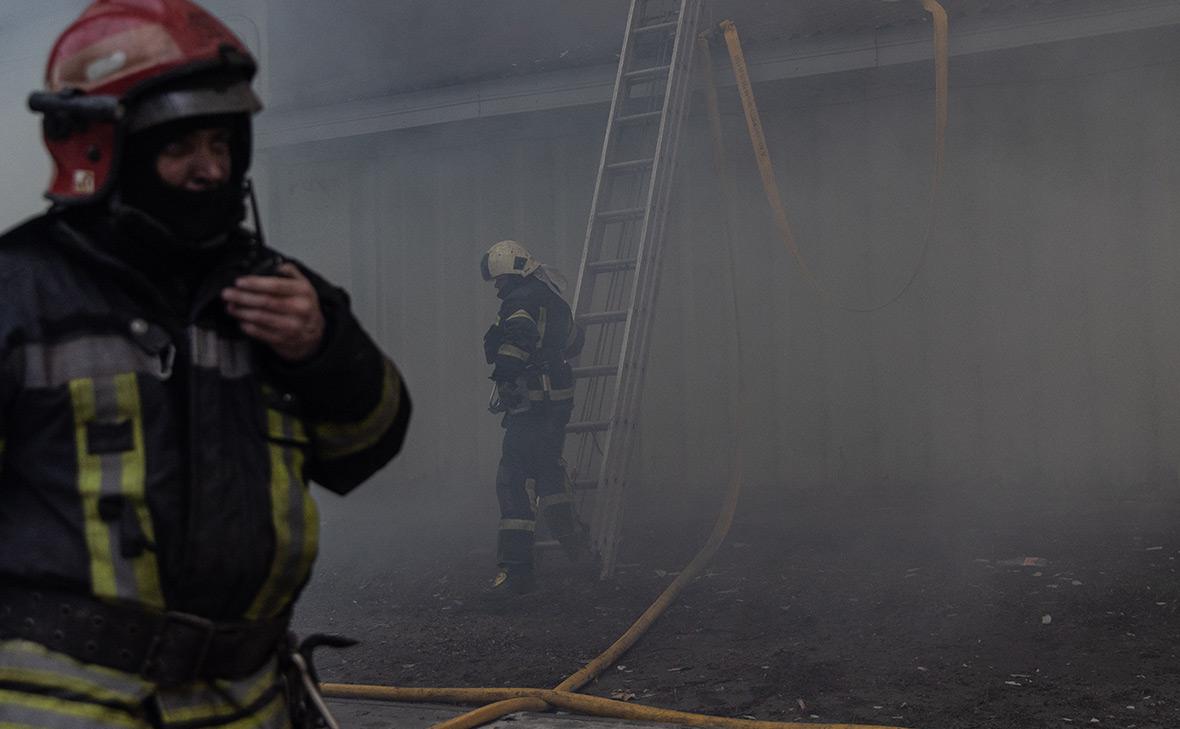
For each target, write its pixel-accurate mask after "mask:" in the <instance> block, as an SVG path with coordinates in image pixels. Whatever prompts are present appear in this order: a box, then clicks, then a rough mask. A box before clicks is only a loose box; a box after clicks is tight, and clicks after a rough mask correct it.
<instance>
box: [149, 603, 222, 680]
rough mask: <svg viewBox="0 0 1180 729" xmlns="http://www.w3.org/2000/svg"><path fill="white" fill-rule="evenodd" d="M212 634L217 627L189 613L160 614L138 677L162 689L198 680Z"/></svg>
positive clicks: (211, 640)
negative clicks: (160, 616)
mask: <svg viewBox="0 0 1180 729" xmlns="http://www.w3.org/2000/svg"><path fill="white" fill-rule="evenodd" d="M216 634H217V625H216V624H215V623H214V622H213V621H212V620H209V619H207V618H202V617H201V616H199V615H190V614H189V613H181V612H174V611H169V612H166V613H164V619H163V621H162V622H161V623H160V626H159V629H158V630H157V631H156V634H155V636H153V637H152V641H151V643H150V644H149V645H148V649H147V653H146V655H145V656H144V659H143V665H142V666H140V669H139V675H140V676H142V677H143V678H146V679H148V680H149V681H153V682H155V683H158V684H160V685H163V686H174V685H177V684H181V683H185V682H186V681H191V680H193V679H195V678H198V677H199V676H200V672H201V669H202V668H203V667H204V664H205V658H206V657H207V656H208V655H209V647H210V645H212V643H213V638H214V636H215V635H216Z"/></svg>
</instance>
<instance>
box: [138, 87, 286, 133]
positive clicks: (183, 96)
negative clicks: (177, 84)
mask: <svg viewBox="0 0 1180 729" xmlns="http://www.w3.org/2000/svg"><path fill="white" fill-rule="evenodd" d="M260 109H262V102H261V101H259V100H258V97H257V96H256V95H255V94H254V90H253V89H251V88H250V83H249V82H248V81H237V82H234V83H231V84H229V85H228V86H222V87H212V86H201V87H197V88H187V89H184V88H182V89H173V90H171V91H165V92H162V93H159V94H154V95H152V96H148V97H146V98H144V99H142V100H140V101H138V102H136V103H135V105H134V107H133V109H132V111H131V114H130V116H129V118H128V119H127V129H128V131H130V132H138V131H142V130H144V129H149V128H151V127H154V126H157V125H159V124H165V123H167V122H171V121H176V120H177V119H187V118H189V117H194V116H213V115H217V114H238V113H244V114H253V113H255V112H257V111H259V110H260Z"/></svg>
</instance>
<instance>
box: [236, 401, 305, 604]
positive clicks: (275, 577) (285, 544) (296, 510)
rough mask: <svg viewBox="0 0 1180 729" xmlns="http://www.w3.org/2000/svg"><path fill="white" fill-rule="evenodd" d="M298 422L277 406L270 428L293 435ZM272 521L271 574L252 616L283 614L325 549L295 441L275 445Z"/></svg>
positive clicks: (272, 455)
mask: <svg viewBox="0 0 1180 729" xmlns="http://www.w3.org/2000/svg"><path fill="white" fill-rule="evenodd" d="M297 425H298V421H297V420H295V418H292V417H291V416H289V415H285V414H283V413H280V412H278V411H276V410H268V411H267V430H268V431H269V432H278V433H284V434H290V435H293V434H294V433H295V432H296V427H297ZM269 447H270V502H271V523H272V525H273V526H274V538H275V543H274V556H273V557H272V561H271V566H270V574H269V575H268V576H267V578H266V582H265V583H263V586H262V589H260V590H259V591H258V595H256V596H255V598H254V602H253V604H251V606H250V609H249V610H247V611H246V617H247V618H249V619H251V620H257V619H259V618H269V617H273V616H275V615H278V614H279V613H280V612H282V611H283V610H284V609H285V608H286V607H287V605H288V603H290V601H291V598H292V597H293V596H294V595H295V591H296V590H298V589H299V586H300V585H302V584H303V582H304V580H306V578H307V575H308V573H309V572H310V571H311V563H312V562H313V561H314V560H315V555H316V551H317V549H318V548H319V526H320V522H319V512H318V511H317V509H316V505H315V501H314V500H312V498H311V494H310V493H309V492H308V490H307V485H306V484H305V483H304V482H303V462H304V455H303V451H302V450H300V449H299V448H297V447H295V446H292V445H291V444H290V443H283V442H279V443H275V442H272V443H270V444H269Z"/></svg>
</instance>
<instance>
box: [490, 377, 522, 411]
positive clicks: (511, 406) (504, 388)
mask: <svg viewBox="0 0 1180 729" xmlns="http://www.w3.org/2000/svg"><path fill="white" fill-rule="evenodd" d="M496 390H497V392H499V393H500V404H501V405H503V406H504V408H505V409H506V410H510V411H511V410H516V409H517V408H519V407H520V406H521V405H523V404H524V401H525V398H526V397H527V396H528V395H527V393H526V392H524V391H523V390H522V389H521V388H520V387H519V386H518V385H517V384H516V383H515V382H513V381H512V380H501V381H499V382H497V383H496Z"/></svg>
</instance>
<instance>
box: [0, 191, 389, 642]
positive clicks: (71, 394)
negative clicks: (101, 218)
mask: <svg viewBox="0 0 1180 729" xmlns="http://www.w3.org/2000/svg"><path fill="white" fill-rule="evenodd" d="M114 230H115V229H114V228H113V227H111V226H109V225H105V226H104V225H91V226H86V225H81V226H79V225H77V224H74V223H72V222H71V221H69V220H67V219H66V218H65V217H63V216H61V215H58V214H47V215H43V216H41V217H37V218H34V219H32V220H31V221H29V222H27V223H25V224H24V225H22V226H20V227H18V228H16V229H14V230H12V231H10V232H8V233H7V234H5V235H4V236H3V237H2V238H0V582H3V583H5V584H8V585H27V586H29V587H30V588H37V587H38V586H53V587H55V588H58V589H64V590H69V591H76V592H80V593H85V594H88V595H91V596H94V597H98V598H102V599H104V600H116V601H120V602H129V603H132V604H138V605H141V606H144V607H145V608H150V609H166V610H175V611H182V612H185V613H191V614H195V615H198V616H202V617H206V618H211V619H216V620H231V619H248V620H257V619H264V618H268V617H273V616H275V615H279V614H282V613H285V612H286V611H289V609H290V607H291V605H292V603H293V601H294V600H295V598H296V596H297V595H298V593H299V591H300V590H301V588H302V587H303V585H304V583H305V582H306V581H307V579H308V576H309V572H310V569H311V565H312V562H313V560H314V558H315V555H316V550H317V536H318V534H317V533H318V517H317V512H316V507H315V503H314V501H313V499H312V497H311V495H310V493H309V492H308V482H309V481H316V482H318V483H320V484H321V485H323V486H324V487H326V488H328V489H331V490H333V491H336V492H339V493H344V492H347V491H349V490H350V489H352V488H354V487H355V486H357V485H358V484H360V483H361V482H362V481H364V480H365V479H366V478H368V477H369V476H370V475H371V474H373V473H374V471H376V470H377V469H378V468H380V467H381V466H382V465H383V464H385V463H386V462H387V461H388V460H389V459H390V458H392V457H393V456H394V455H395V454H396V453H397V452H398V450H399V449H400V447H401V444H402V440H403V438H404V435H405V432H406V427H407V423H408V419H409V413H410V403H409V399H408V397H407V394H406V390H405V388H404V387H403V385H402V382H401V378H400V377H399V375H398V371H397V370H396V368H395V367H394V365H393V363H392V362H391V361H390V360H389V359H388V358H387V357H386V356H385V355H383V354H382V352H381V351H380V350H379V349H378V348H377V347H376V346H375V345H374V343H373V342H372V341H371V340H370V338H369V337H368V335H366V334H365V332H364V331H363V330H362V329H361V327H360V326H359V324H358V323H357V321H356V319H355V318H354V317H353V315H352V314H351V313H350V311H349V302H348V298H347V296H346V295H345V294H344V292H343V291H341V290H340V289H338V288H335V287H333V286H331V285H329V284H328V283H326V282H325V281H324V280H323V279H321V278H320V277H318V276H316V275H315V274H314V273H312V272H310V271H307V270H306V269H304V271H305V273H306V274H307V276H308V277H309V278H310V280H311V281H312V282H313V284H314V286H315V288H316V290H317V292H318V295H319V297H320V300H321V306H322V309H323V311H324V314H325V318H326V323H327V327H326V333H325V342H324V344H323V346H322V348H321V350H320V351H319V352H318V353H317V354H315V355H314V356H313V357H312V358H311V359H310V361H307V362H304V363H299V364H296V365H291V364H287V363H284V362H282V361H280V360H279V359H277V358H276V357H274V356H273V354H271V353H270V351H269V350H268V349H267V348H266V347H264V346H263V345H261V344H259V343H256V342H254V341H253V340H250V339H248V338H246V337H245V335H243V334H242V333H241V331H240V330H239V328H238V326H237V324H236V322H235V321H234V320H233V319H231V318H230V317H229V316H228V315H227V314H226V313H225V311H224V305H223V303H222V301H221V299H220V291H221V288H222V287H223V286H225V285H228V284H229V283H230V282H232V280H233V278H234V277H235V276H236V275H240V274H241V273H243V272H244V268H243V266H244V265H245V262H247V261H248V260H249V259H251V258H253V257H257V256H258V255H259V254H266V253H268V252H267V251H266V250H265V249H261V248H258V247H255V248H251V247H250V244H249V243H247V242H246V239H245V238H244V237H243V239H242V240H241V241H238V242H237V243H235V244H232V245H229V246H227V247H226V248H225V249H224V250H223V251H222V252H221V253H220V254H218V256H216V257H215V258H214V259H213V260H210V261H207V262H206V263H207V269H206V270H205V273H204V274H203V275H201V276H200V277H198V278H196V279H190V282H191V284H192V289H191V291H188V292H185V293H186V295H182V296H179V297H178V296H176V295H175V293H176V292H175V290H173V289H172V288H171V287H170V286H165V285H161V282H159V281H155V280H150V278H149V277H148V276H145V275H144V274H143V273H142V271H141V270H140V269H138V268H135V267H132V266H129V265H128V264H127V263H125V262H124V260H123V258H124V257H118V256H115V255H112V254H111V253H110V251H111V250H112V246H113V244H114V243H115V241H111V240H103V238H104V237H109V236H117V235H118V234H117V233H115V232H114Z"/></svg>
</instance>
